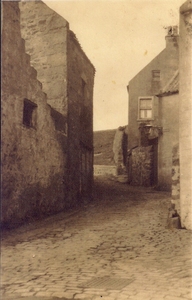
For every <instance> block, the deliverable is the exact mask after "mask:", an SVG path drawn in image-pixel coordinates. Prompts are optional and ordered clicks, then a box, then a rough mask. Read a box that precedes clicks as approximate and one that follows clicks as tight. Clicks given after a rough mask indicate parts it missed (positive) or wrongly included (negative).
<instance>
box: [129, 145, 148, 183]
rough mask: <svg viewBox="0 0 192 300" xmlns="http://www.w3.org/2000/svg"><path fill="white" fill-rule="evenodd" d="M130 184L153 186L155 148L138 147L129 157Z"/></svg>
mask: <svg viewBox="0 0 192 300" xmlns="http://www.w3.org/2000/svg"><path fill="white" fill-rule="evenodd" d="M129 169H131V172H129V183H130V184H132V185H137V186H151V183H152V175H153V146H148V147H137V148H135V149H133V150H132V152H131V155H130V156H129Z"/></svg>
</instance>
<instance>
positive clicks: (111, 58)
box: [44, 0, 185, 130]
mask: <svg viewBox="0 0 192 300" xmlns="http://www.w3.org/2000/svg"><path fill="white" fill-rule="evenodd" d="M44 2H45V3H46V4H47V5H48V6H49V7H51V8H52V9H53V10H55V11H56V12H57V13H59V14H60V15H61V16H63V17H64V18H65V19H66V20H67V21H68V22H69V24H70V29H71V30H72V31H74V33H75V34H76V36H77V38H78V40H79V42H80V44H81V46H82V48H83V50H84V51H85V53H86V54H87V56H88V57H89V59H90V60H91V62H92V63H93V65H94V66H95V68H96V75H95V86H94V130H104V129H114V128H117V127H119V126H123V125H126V124H128V94H127V85H128V83H129V80H131V79H132V78H133V77H134V76H135V75H136V74H137V73H138V72H139V71H140V70H141V69H142V68H143V67H144V66H146V65H147V64H148V63H149V62H150V61H151V60H152V59H153V58H154V57H155V56H156V55H157V54H158V53H159V52H161V51H162V50H163V49H164V48H165V35H166V29H165V27H167V26H171V25H178V23H179V7H180V6H181V4H183V3H184V2H185V1H184V0H122V1H121V0H102V1H98V0H97V1H95V0H86V1H85V0H78V1H72V0H60V1H44Z"/></svg>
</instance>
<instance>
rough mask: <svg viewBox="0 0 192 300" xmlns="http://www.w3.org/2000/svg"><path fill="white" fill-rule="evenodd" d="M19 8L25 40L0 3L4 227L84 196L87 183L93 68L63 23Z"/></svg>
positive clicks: (12, 10) (46, 12)
mask: <svg viewBox="0 0 192 300" xmlns="http://www.w3.org/2000/svg"><path fill="white" fill-rule="evenodd" d="M20 4H21V14H22V20H25V22H26V28H24V27H23V26H22V35H23V37H24V38H26V36H25V34H24V33H25V32H27V42H25V41H24V39H23V38H22V37H21V28H20V9H19V4H18V2H17V1H3V3H2V74H3V75H2V191H3V194H2V223H3V224H4V225H7V226H9V227H11V226H17V224H19V223H21V222H24V221H25V220H27V219H31V218H36V217H39V216H42V215H46V214H52V213H56V212H59V211H61V210H63V209H65V208H68V207H71V206H74V205H76V203H77V202H79V201H81V200H82V199H83V198H85V197H89V198H90V197H91V186H92V178H93V128H92V126H93V125H92V123H93V121H92V113H93V112H92V109H93V83H94V74H95V69H94V67H93V65H92V64H91V62H90V61H89V59H88V58H87V57H86V55H85V53H84V52H83V50H82V49H81V47H80V45H79V43H78V41H77V39H76V37H75V35H74V33H73V32H71V31H70V29H69V25H68V23H67V22H66V21H65V20H64V19H63V18H61V17H60V16H59V15H57V14H56V13H55V12H53V11H52V10H51V9H49V8H48V7H47V6H46V5H45V4H44V3H43V2H27V3H20ZM30 13H31V14H34V15H35V16H36V18H35V17H34V15H33V16H32V15H31V17H30ZM25 30H26V31H25ZM30 35H31V38H29V37H30ZM56 50H57V51H56ZM26 52H28V54H27V53H26ZM29 54H30V55H31V58H30V55H29ZM31 65H33V66H31ZM34 67H35V68H34ZM36 70H37V71H36Z"/></svg>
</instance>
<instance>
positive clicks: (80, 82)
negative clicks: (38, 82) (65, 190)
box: [67, 30, 95, 200]
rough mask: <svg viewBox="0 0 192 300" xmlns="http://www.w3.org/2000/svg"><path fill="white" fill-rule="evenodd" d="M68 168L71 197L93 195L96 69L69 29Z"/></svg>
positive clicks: (79, 197)
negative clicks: (94, 87) (94, 88)
mask: <svg viewBox="0 0 192 300" xmlns="http://www.w3.org/2000/svg"><path fill="white" fill-rule="evenodd" d="M67 53H68V56H67V66H68V69H67V70H68V89H67V91H68V137H69V144H68V168H69V170H70V174H69V184H70V186H71V188H70V198H71V199H76V198H78V199H79V200H80V199H81V198H82V197H86V198H89V197H90V198H91V193H92V183H93V86H94V75H95V68H94V67H93V65H92V64H91V62H90V61H89V59H88V58H87V56H86V55H85V53H84V52H83V50H82V48H81V46H80V44H79V42H78V40H77V38H76V36H75V35H74V33H73V32H72V31H70V30H69V31H68V42H67Z"/></svg>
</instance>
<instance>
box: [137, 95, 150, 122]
mask: <svg viewBox="0 0 192 300" xmlns="http://www.w3.org/2000/svg"><path fill="white" fill-rule="evenodd" d="M152 108H153V97H140V98H139V119H152V117H153V113H152V112H153V111H152Z"/></svg>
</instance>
